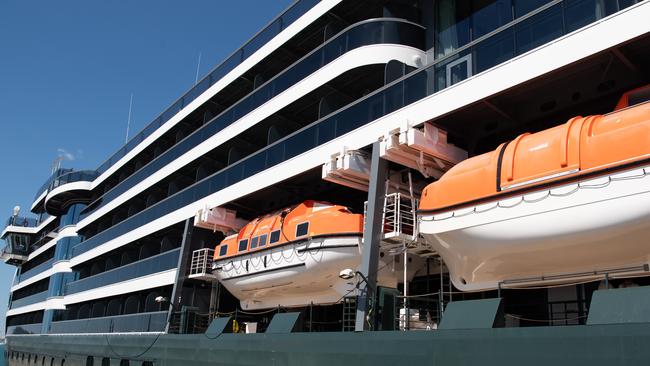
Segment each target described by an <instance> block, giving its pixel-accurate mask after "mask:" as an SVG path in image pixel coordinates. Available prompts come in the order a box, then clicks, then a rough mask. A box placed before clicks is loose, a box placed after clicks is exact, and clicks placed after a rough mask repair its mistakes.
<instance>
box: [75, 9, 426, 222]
mask: <svg viewBox="0 0 650 366" xmlns="http://www.w3.org/2000/svg"><path fill="white" fill-rule="evenodd" d="M380 43H390V44H401V45H407V46H412V47H415V48H420V49H422V48H424V29H423V28H422V27H421V26H420V25H417V24H414V23H410V22H407V21H404V20H400V19H388V20H387V19H372V20H367V21H363V22H360V23H357V24H355V25H353V26H351V27H349V28H348V29H347V30H345V31H343V32H341V33H340V34H339V35H338V36H336V37H335V38H334V39H331V40H329V41H328V42H327V43H325V44H323V45H322V46H321V47H319V48H318V49H316V50H314V51H313V52H311V53H310V54H308V55H307V56H305V57H304V58H302V59H301V60H299V61H297V62H296V63H294V64H293V65H292V66H290V67H289V68H287V69H286V70H285V71H283V72H282V73H280V74H278V75H277V76H275V77H274V78H273V79H271V80H270V81H268V82H266V83H265V84H264V85H262V86H260V87H259V88H257V89H255V90H254V91H252V92H251V93H250V94H248V95H247V96H246V97H244V98H242V99H241V100H240V101H239V102H237V103H236V104H235V105H233V106H231V107H230V108H228V109H226V110H225V111H223V112H222V113H221V114H219V115H218V116H216V117H215V118H213V119H212V120H211V121H209V122H208V123H206V124H205V125H204V126H202V127H201V128H200V129H198V130H197V131H195V132H194V133H193V134H191V135H190V136H188V137H186V138H185V139H184V140H182V141H181V142H179V143H177V144H176V145H174V146H173V147H171V148H170V149H169V150H167V151H165V153H163V154H162V155H161V156H159V157H158V158H156V159H155V160H153V161H152V162H150V163H149V164H147V165H146V166H144V167H143V168H141V169H140V170H138V171H137V172H135V173H133V174H132V175H131V176H129V177H128V178H127V179H126V180H124V181H123V182H121V183H120V184H118V185H117V186H116V187H114V188H113V189H111V190H110V191H108V192H107V193H106V194H104V195H103V196H102V197H100V198H98V199H97V200H96V201H95V202H93V203H91V204H90V205H88V207H87V208H86V209H85V210H84V211H83V212H82V214H81V216H80V220H82V219H84V218H85V217H87V216H88V215H90V214H92V213H93V212H95V211H96V210H97V209H99V208H101V207H103V206H104V205H106V204H107V203H109V202H111V201H112V200H114V199H115V198H117V197H118V196H119V195H121V194H123V193H124V192H126V191H127V190H129V189H130V188H132V187H134V186H135V185H136V184H138V183H139V182H141V181H143V180H144V179H146V178H147V177H149V176H151V175H152V174H154V173H155V172H156V171H158V170H160V169H162V168H163V167H164V166H166V165H168V164H169V163H171V162H172V161H174V160H175V159H177V158H179V157H180V156H182V155H183V154H185V153H186V152H188V151H190V150H191V149H193V148H195V147H196V146H197V145H199V144H200V143H202V142H204V141H206V140H207V139H208V138H210V137H212V136H214V135H215V134H216V133H217V132H219V131H221V130H223V129H224V128H225V127H227V126H229V125H231V124H233V123H234V122H236V121H237V120H239V119H240V118H241V117H243V116H245V115H246V114H248V113H249V112H251V111H253V110H254V109H256V108H257V107H259V106H261V105H262V104H264V103H265V102H267V101H269V100H270V99H272V98H274V97H275V96H277V95H278V94H280V93H282V92H284V91H285V90H287V89H288V88H290V87H291V86H293V85H295V84H296V83H297V82H299V81H300V80H302V79H304V78H305V77H307V76H308V75H310V74H312V73H314V72H316V71H318V70H319V69H320V68H322V67H323V66H324V65H326V64H328V63H330V62H331V61H333V60H334V59H336V58H337V57H339V56H341V55H343V54H344V53H346V52H349V51H351V50H353V49H356V48H359V47H362V46H366V45H371V44H380Z"/></svg>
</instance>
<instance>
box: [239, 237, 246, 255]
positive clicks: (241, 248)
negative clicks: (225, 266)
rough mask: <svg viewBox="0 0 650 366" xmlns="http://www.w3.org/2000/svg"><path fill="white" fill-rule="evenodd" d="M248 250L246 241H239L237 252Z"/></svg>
mask: <svg viewBox="0 0 650 366" xmlns="http://www.w3.org/2000/svg"><path fill="white" fill-rule="evenodd" d="M246 248H248V239H243V240H240V241H239V251H240V252H243V251H244V250H246Z"/></svg>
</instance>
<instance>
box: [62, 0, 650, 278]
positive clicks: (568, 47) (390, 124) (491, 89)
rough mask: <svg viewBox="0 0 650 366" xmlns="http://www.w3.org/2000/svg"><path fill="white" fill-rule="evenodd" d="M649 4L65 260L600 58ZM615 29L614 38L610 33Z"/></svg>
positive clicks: (631, 31)
mask: <svg viewBox="0 0 650 366" xmlns="http://www.w3.org/2000/svg"><path fill="white" fill-rule="evenodd" d="M647 19H650V2H645V3H640V4H638V5H636V6H635V7H634V8H630V9H629V10H626V11H623V12H620V13H617V14H615V15H613V16H611V17H610V18H607V19H605V20H602V21H600V22H597V23H595V24H593V25H592V26H588V27H586V28H584V29H582V30H579V31H576V32H574V33H572V34H570V35H567V36H564V37H562V38H560V39H558V40H556V41H554V42H551V43H549V44H548V45H545V46H542V47H540V48H537V49H535V50H533V51H531V52H528V53H526V54H524V55H522V56H519V57H516V58H514V59H512V60H509V61H507V62H505V63H503V64H501V65H498V66H496V67H494V68H492V69H489V70H487V71H484V72H482V73H480V74H477V75H475V76H473V77H472V78H470V79H468V80H465V81H463V82H460V83H458V84H455V85H453V86H451V87H449V88H446V89H444V90H442V91H440V92H438V93H436V94H433V95H430V96H428V97H425V98H423V99H422V100H419V101H417V102H414V103H412V104H410V105H408V106H407V107H404V108H402V109H400V110H398V111H396V112H393V113H391V114H389V115H386V116H384V117H382V118H380V119H377V120H375V121H373V122H371V123H368V124H367V125H365V126H363V127H361V128H358V129H357V130H355V131H352V132H350V133H348V134H346V135H343V136H341V137H340V138H338V139H336V140H334V141H330V142H328V143H327V144H323V145H321V146H319V147H317V148H315V149H312V150H311V151H309V152H307V153H303V154H301V155H299V156H296V157H294V158H292V159H289V160H287V161H285V162H283V163H281V164H278V165H276V166H275V167H273V168H271V169H267V170H265V171H263V172H260V173H258V174H256V175H254V176H252V177H249V178H247V179H245V180H243V181H240V182H238V183H236V184H233V185H231V186H229V187H227V188H225V189H222V190H221V191H219V192H216V193H213V194H211V195H209V196H207V197H205V198H203V199H201V200H198V201H195V202H193V203H192V204H190V205H187V206H185V207H183V208H181V209H178V210H176V211H174V212H172V213H169V214H167V215H165V216H163V217H161V218H158V219H156V220H154V221H152V222H149V223H147V224H145V225H143V226H141V227H139V228H137V229H135V230H132V231H130V232H128V233H126V234H124V235H122V236H119V237H117V238H114V239H112V240H109V241H107V242H105V243H104V244H102V245H100V246H98V247H96V248H93V249H91V250H89V251H87V252H85V253H83V254H81V255H79V256H77V257H74V258H72V259H71V260H70V262H71V263H72V266H75V265H77V264H79V263H82V262H84V261H87V260H89V259H92V258H94V257H96V256H98V255H101V254H103V253H106V252H109V251H111V250H113V249H116V248H119V247H120V246H122V245H125V244H128V243H130V242H133V241H135V240H137V239H140V238H142V237H144V236H146V235H149V234H151V233H154V232H156V231H158V230H161V229H164V228H166V227H169V226H171V225H172V224H175V223H178V222H181V221H183V220H185V219H187V218H189V217H193V216H194V214H195V213H196V212H197V211H198V210H199V209H202V208H204V207H205V206H206V205H209V206H210V207H215V206H219V205H222V204H224V203H227V202H230V201H232V200H234V199H237V198H239V197H243V196H246V195H247V194H250V193H252V192H255V191H258V190H260V189H263V188H265V187H268V186H271V185H273V184H276V183H278V182H281V181H283V180H285V179H288V178H290V177H293V176H295V175H298V174H300V173H303V172H305V171H307V170H309V169H312V168H315V167H318V166H320V165H322V164H323V162H325V161H328V160H329V159H330V158H331V155H332V154H335V153H338V152H339V151H340V150H341V148H342V147H344V146H345V147H348V148H349V149H359V148H362V147H365V146H367V145H369V144H371V143H373V142H375V141H377V139H378V138H379V136H382V135H383V134H384V133H385V132H386V131H390V130H392V129H395V128H399V127H400V126H401V124H402V123H403V122H404V121H409V122H410V123H411V124H421V123H424V122H426V121H429V120H431V119H434V118H436V117H439V116H442V115H444V114H447V113H449V112H452V111H454V110H456V109H458V108H461V107H463V106H466V105H469V104H471V103H474V102H476V101H480V100H481V99H484V98H486V97H488V96H490V95H493V94H495V93H498V92H501V91H503V90H506V89H508V88H511V87H513V86H516V85H518V84H521V83H523V82H525V81H527V80H531V79H533V78H536V77H539V76H541V75H543V74H545V73H547V72H550V71H553V70H556V69H559V68H561V67H563V66H566V65H569V64H571V63H573V62H576V61H578V60H581V59H584V58H586V57H588V56H590V55H593V54H595V53H598V52H601V51H603V50H606V49H608V48H611V47H613V46H616V45H618V44H620V43H623V42H625V41H627V40H629V39H633V38H635V37H638V36H640V35H643V34H645V33H647V32H648V31H650V25H649V24H648V22H647V21H646V20H647ZM613 29H616V30H617V31H616V32H612V30H613Z"/></svg>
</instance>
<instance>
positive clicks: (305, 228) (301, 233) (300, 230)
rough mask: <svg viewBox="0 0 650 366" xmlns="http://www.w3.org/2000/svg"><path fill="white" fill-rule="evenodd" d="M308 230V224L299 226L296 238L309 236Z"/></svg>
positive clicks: (304, 223)
mask: <svg viewBox="0 0 650 366" xmlns="http://www.w3.org/2000/svg"><path fill="white" fill-rule="evenodd" d="M308 229H309V223H308V222H303V223H302V224H298V226H296V237H299V236H305V235H307V231H308Z"/></svg>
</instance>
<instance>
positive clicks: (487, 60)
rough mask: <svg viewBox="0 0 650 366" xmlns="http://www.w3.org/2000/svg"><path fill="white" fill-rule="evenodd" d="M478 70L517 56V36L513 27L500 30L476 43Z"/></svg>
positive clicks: (480, 70) (483, 69)
mask: <svg viewBox="0 0 650 366" xmlns="http://www.w3.org/2000/svg"><path fill="white" fill-rule="evenodd" d="M475 52H476V53H475V54H476V61H475V62H476V72H477V73H479V72H482V71H485V70H487V69H489V68H491V67H493V66H496V65H498V64H500V63H503V62H505V61H507V60H509V59H511V58H513V57H514V56H515V37H514V34H513V31H512V29H507V30H505V31H503V32H499V33H497V34H495V35H493V36H492V37H490V38H488V39H486V40H485V41H483V42H480V43H479V44H478V45H476V49H475Z"/></svg>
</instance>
